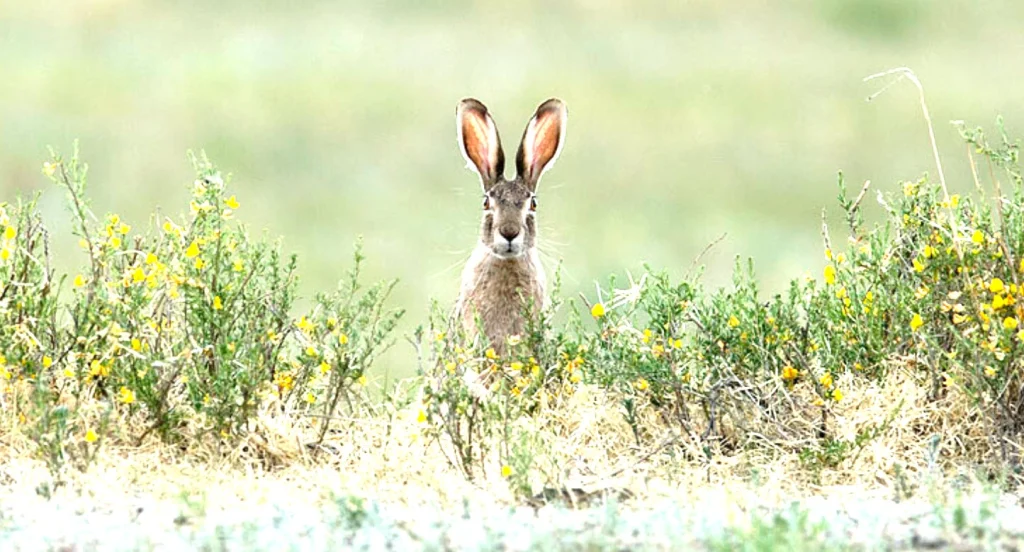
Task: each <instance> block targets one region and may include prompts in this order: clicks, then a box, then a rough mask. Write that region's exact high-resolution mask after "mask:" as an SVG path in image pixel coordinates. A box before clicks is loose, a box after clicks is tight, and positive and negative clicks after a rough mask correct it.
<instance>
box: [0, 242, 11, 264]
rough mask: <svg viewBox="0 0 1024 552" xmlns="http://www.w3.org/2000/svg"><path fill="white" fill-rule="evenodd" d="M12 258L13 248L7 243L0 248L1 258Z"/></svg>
mask: <svg viewBox="0 0 1024 552" xmlns="http://www.w3.org/2000/svg"><path fill="white" fill-rule="evenodd" d="M10 258H11V250H10V248H8V247H7V246H6V245H5V246H4V247H3V249H0V259H3V260H5V261H6V260H7V259H10Z"/></svg>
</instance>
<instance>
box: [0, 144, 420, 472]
mask: <svg viewBox="0 0 1024 552" xmlns="http://www.w3.org/2000/svg"><path fill="white" fill-rule="evenodd" d="M192 163H193V165H194V166H195V168H196V173H197V176H196V179H195V181H194V182H193V184H192V188H191V190H192V199H191V201H190V213H189V215H188V216H186V217H184V218H183V219H178V220H176V219H174V218H171V217H166V216H154V218H153V219H152V223H151V226H150V228H148V229H147V230H146V231H144V232H139V231H136V230H134V229H133V228H132V227H131V226H130V225H129V224H128V223H127V222H126V221H124V220H122V219H121V217H119V216H118V215H116V214H111V215H107V216H106V217H103V218H97V217H95V216H93V214H92V212H91V211H90V209H89V204H88V202H87V200H86V176H87V167H86V165H85V164H84V163H81V162H80V161H79V160H78V155H77V151H76V152H75V153H74V154H73V155H72V156H71V157H70V158H64V157H62V156H60V155H56V154H55V155H54V156H53V158H52V159H51V160H50V161H48V162H47V163H46V164H45V165H44V167H43V172H44V173H45V174H46V175H47V176H48V177H50V178H51V179H52V180H53V181H54V182H55V183H56V184H57V185H58V186H60V187H61V188H63V189H64V190H65V192H66V194H67V197H68V205H69V208H70V210H71V214H72V217H73V220H74V228H75V235H76V236H77V237H78V238H79V243H80V245H81V246H82V248H83V249H84V250H85V252H86V254H87V256H88V266H86V267H84V268H83V269H82V270H81V271H79V272H78V273H76V274H74V276H72V277H66V276H63V275H56V274H55V273H54V271H53V270H52V269H51V268H50V256H49V248H48V235H47V233H46V230H45V229H44V227H43V225H42V222H41V220H40V217H39V214H38V212H37V211H36V210H35V203H34V202H28V203H19V204H18V205H17V206H3V207H2V208H0V226H2V228H0V231H2V232H3V234H2V236H3V238H4V241H3V244H2V246H0V247H2V249H0V259H2V263H3V264H2V265H0V270H2V271H3V273H4V278H3V282H2V283H3V291H2V292H0V293H3V297H2V299H0V347H2V348H3V351H4V354H5V358H4V359H3V362H2V363H0V365H2V366H3V368H2V371H0V376H2V377H3V378H4V379H5V380H6V381H7V382H8V383H7V386H6V388H5V395H8V396H10V397H12V398H13V404H14V406H15V407H16V408H18V409H19V411H18V412H19V414H20V415H21V416H22V418H23V420H22V423H24V424H27V425H28V427H29V428H30V431H29V434H30V436H31V437H32V438H33V439H34V441H35V442H36V443H37V444H38V445H39V447H40V451H41V452H42V453H43V455H44V457H46V458H47V460H48V463H49V464H50V465H51V467H53V468H54V470H55V471H58V472H59V470H60V467H61V466H62V465H63V463H64V459H65V458H66V457H68V456H69V455H73V454H72V453H74V452H75V451H77V450H79V449H80V448H82V446H85V445H81V444H82V443H85V444H86V445H87V446H86V448H85V449H83V450H87V452H89V454H86V455H85V457H86V458H91V457H92V456H94V453H95V450H96V448H97V446H98V444H99V443H100V442H101V440H102V437H103V433H104V430H105V429H106V428H107V427H108V424H107V423H105V422H103V421H102V420H107V419H108V417H109V416H111V415H114V416H116V417H118V418H119V419H123V420H125V421H126V422H127V423H126V424H121V425H120V431H125V432H127V435H122V436H130V437H134V438H135V439H136V440H141V439H143V438H145V437H146V436H147V435H149V434H151V433H154V432H155V433H157V434H159V435H160V436H161V437H162V438H163V439H165V440H178V439H181V438H184V437H189V436H191V437H194V438H201V437H202V435H203V434H205V433H213V434H214V435H218V436H220V437H218V438H221V437H231V436H235V435H241V434H244V433H245V432H247V431H249V430H250V429H251V427H250V421H251V420H252V419H253V417H254V416H255V415H256V414H257V413H258V412H260V411H261V410H263V409H265V407H267V406H274V405H276V406H278V407H279V408H282V409H287V410H292V411H295V412H300V413H301V412H309V413H311V414H313V413H315V414H318V415H319V417H320V419H321V420H322V422H323V423H322V425H321V428H322V430H321V439H322V438H323V434H324V432H326V429H327V426H328V423H329V421H330V420H331V418H332V417H333V414H334V412H335V410H336V409H337V408H338V407H339V404H340V403H341V402H342V401H344V402H345V403H346V404H348V405H349V406H352V405H353V401H354V400H361V399H362V398H364V397H365V395H366V392H365V383H366V379H365V373H366V371H367V370H368V369H369V368H370V366H371V365H372V363H373V361H374V360H375V359H376V357H377V356H378V355H379V354H380V353H381V352H382V351H384V350H385V349H386V348H387V347H389V346H390V345H391V343H392V341H391V338H390V335H391V332H392V330H393V329H394V327H395V324H396V322H397V320H398V318H399V317H400V316H401V314H402V313H401V311H393V310H389V309H387V308H386V306H385V305H386V302H387V299H388V297H389V295H390V292H391V290H392V289H393V287H394V282H381V283H378V284H375V285H373V286H371V287H369V288H368V289H365V290H364V289H362V288H361V287H360V283H359V271H360V266H361V263H362V260H363V256H362V253H361V249H360V247H359V246H358V245H357V247H356V251H355V263H354V266H353V268H352V269H351V271H350V272H349V275H348V277H347V279H346V280H345V281H344V283H343V285H342V286H340V287H339V289H338V291H336V292H334V293H330V294H320V295H318V296H317V297H316V299H315V300H314V301H313V304H312V306H311V308H310V310H309V312H307V313H306V314H305V315H302V316H300V317H299V318H298V319H296V318H294V317H293V316H294V314H293V310H294V301H295V297H296V295H295V291H296V285H297V276H296V259H295V257H294V256H291V257H287V258H285V257H283V256H282V255H281V252H280V247H279V245H278V244H276V243H274V242H271V241H268V240H267V239H265V238H259V239H254V238H251V237H250V236H249V233H248V231H247V230H246V228H245V227H243V226H241V225H240V224H237V223H236V222H235V221H234V219H233V215H234V212H235V210H237V209H238V208H239V207H240V205H239V201H238V200H237V199H236V197H235V196H234V195H229V194H228V192H227V189H228V184H227V181H226V180H225V179H224V178H223V177H222V176H221V174H220V173H219V172H218V171H217V170H216V169H215V168H214V167H213V166H212V165H211V164H210V163H209V161H207V160H206V159H205V157H195V156H193V157H192ZM65 282H66V283H68V284H70V288H71V289H70V294H69V295H68V296H66V297H64V298H60V299H59V298H58V293H59V291H60V290H61V289H62V284H63V283H65ZM111 427H112V426H111ZM77 457H83V455H82V454H77ZM87 464H88V462H85V465H87ZM80 467H82V466H80Z"/></svg>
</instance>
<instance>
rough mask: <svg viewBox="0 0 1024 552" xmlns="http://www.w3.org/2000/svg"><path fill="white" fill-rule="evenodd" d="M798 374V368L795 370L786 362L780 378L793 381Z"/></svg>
mask: <svg viewBox="0 0 1024 552" xmlns="http://www.w3.org/2000/svg"><path fill="white" fill-rule="evenodd" d="M799 376H800V370H797V369H796V368H793V367H792V366H790V365H788V364H787V365H786V366H784V367H783V368H782V379H784V380H786V381H793V380H795V379H796V378H797V377H799Z"/></svg>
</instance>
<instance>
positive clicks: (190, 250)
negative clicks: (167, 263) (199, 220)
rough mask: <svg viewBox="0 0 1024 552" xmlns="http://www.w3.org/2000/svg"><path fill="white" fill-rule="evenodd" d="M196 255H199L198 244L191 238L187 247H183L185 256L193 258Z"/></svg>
mask: <svg viewBox="0 0 1024 552" xmlns="http://www.w3.org/2000/svg"><path fill="white" fill-rule="evenodd" d="M197 256H199V244H197V243H196V242H195V241H194V240H193V241H192V243H190V244H188V247H187V248H185V257H187V258H189V259H193V258H195V257H197Z"/></svg>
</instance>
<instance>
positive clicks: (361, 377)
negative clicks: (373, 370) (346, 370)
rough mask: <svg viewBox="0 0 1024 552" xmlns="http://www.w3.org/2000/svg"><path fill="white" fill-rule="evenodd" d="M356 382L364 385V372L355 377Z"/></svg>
mask: <svg viewBox="0 0 1024 552" xmlns="http://www.w3.org/2000/svg"><path fill="white" fill-rule="evenodd" d="M356 383H358V384H359V385H362V386H363V387H366V374H362V375H360V376H359V377H358V378H356Z"/></svg>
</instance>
